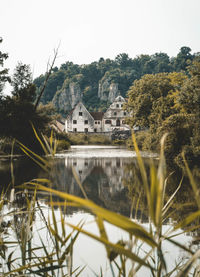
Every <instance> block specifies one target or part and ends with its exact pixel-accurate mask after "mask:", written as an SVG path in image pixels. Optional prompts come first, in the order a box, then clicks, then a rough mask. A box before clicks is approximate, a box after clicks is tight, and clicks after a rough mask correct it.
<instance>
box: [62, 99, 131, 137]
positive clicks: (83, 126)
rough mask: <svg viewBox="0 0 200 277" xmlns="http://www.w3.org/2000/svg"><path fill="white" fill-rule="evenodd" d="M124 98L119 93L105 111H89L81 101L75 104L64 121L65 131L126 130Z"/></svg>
mask: <svg viewBox="0 0 200 277" xmlns="http://www.w3.org/2000/svg"><path fill="white" fill-rule="evenodd" d="M124 103H125V99H124V98H123V97H122V96H121V95H119V96H117V97H116V98H115V100H114V102H113V103H112V104H111V105H110V107H109V108H108V109H107V111H106V112H105V113H103V112H89V111H88V110H87V109H86V107H85V106H84V104H83V103H82V102H79V103H78V104H76V106H75V107H74V109H73V110H72V111H71V112H70V113H69V114H68V116H67V118H66V121H65V131H66V132H67V133H69V132H73V133H76V132H77V133H111V132H112V131H114V130H119V131H126V130H130V127H129V126H128V125H127V124H126V120H125V119H126V117H127V116H128V115H129V114H128V112H127V111H125V110H124V108H123V105H124Z"/></svg>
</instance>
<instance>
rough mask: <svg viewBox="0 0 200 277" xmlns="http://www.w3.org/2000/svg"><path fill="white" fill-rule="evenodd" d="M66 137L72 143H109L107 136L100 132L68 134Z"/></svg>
mask: <svg viewBox="0 0 200 277" xmlns="http://www.w3.org/2000/svg"><path fill="white" fill-rule="evenodd" d="M68 139H69V141H70V143H71V144H72V145H81V144H84V145H88V144H91V145H92V144H94V145H95V144H97V145H101V144H103V145H106V144H111V140H110V139H109V138H108V137H107V136H104V135H100V134H68Z"/></svg>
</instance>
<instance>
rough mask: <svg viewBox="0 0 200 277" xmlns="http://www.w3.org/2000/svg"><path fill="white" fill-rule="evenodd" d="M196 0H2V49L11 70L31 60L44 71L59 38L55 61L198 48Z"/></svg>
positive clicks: (87, 60)
mask: <svg viewBox="0 0 200 277" xmlns="http://www.w3.org/2000/svg"><path fill="white" fill-rule="evenodd" d="M199 12H200V0H1V9H0V36H1V37H2V38H3V40H4V41H3V44H2V45H1V51H2V50H3V51H6V52H7V53H8V54H9V59H8V61H7V63H6V65H7V66H8V67H10V68H11V70H12V69H13V68H14V67H15V65H16V64H17V62H18V61H22V62H23V63H26V64H30V65H31V68H32V70H33V72H34V77H37V76H38V75H40V74H42V73H45V70H46V64H47V61H48V59H49V58H50V57H52V55H53V50H54V49H55V48H56V47H57V46H58V44H59V43H60V48H59V57H58V59H57V63H56V64H57V65H58V66H59V65H60V64H62V63H64V62H66V61H72V62H74V63H78V64H88V63H91V62H93V61H98V60H99V58H100V57H104V58H111V59H114V58H115V57H116V56H117V55H118V54H119V53H127V54H128V55H129V56H130V57H131V58H134V57H136V56H137V55H140V54H154V53H156V52H165V53H167V54H168V55H169V56H170V57H172V56H175V55H177V53H178V52H179V49H180V48H181V47H182V46H189V47H190V48H191V49H192V52H193V53H194V52H199V51H200V16H199Z"/></svg>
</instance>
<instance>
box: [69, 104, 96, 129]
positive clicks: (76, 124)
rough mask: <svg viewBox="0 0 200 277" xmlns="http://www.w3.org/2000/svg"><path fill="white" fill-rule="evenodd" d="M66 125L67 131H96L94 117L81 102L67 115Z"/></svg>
mask: <svg viewBox="0 0 200 277" xmlns="http://www.w3.org/2000/svg"><path fill="white" fill-rule="evenodd" d="M65 127H66V129H65V130H66V131H67V132H86V133H87V132H94V119H93V117H92V116H91V114H90V113H89V112H88V111H87V109H86V108H85V106H84V105H83V104H82V103H81V102H80V103H78V104H77V105H76V107H75V108H74V110H73V111H72V113H71V114H70V115H69V116H68V117H67V120H66V123H65Z"/></svg>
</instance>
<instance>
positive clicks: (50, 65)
mask: <svg viewBox="0 0 200 277" xmlns="http://www.w3.org/2000/svg"><path fill="white" fill-rule="evenodd" d="M59 47H60V44H59V45H58V47H57V48H56V49H54V56H53V60H52V62H51V64H50V62H49V61H48V63H47V71H46V78H45V80H44V84H43V86H42V88H41V90H40V93H39V95H38V97H37V100H36V102H35V107H34V108H35V110H36V109H37V107H38V105H39V102H40V99H41V97H42V95H43V93H44V90H45V88H46V85H47V82H48V80H49V77H50V76H51V73H52V69H53V67H54V64H55V61H56V59H57V57H58V49H59ZM49 67H50V68H49ZM48 68H49V69H48Z"/></svg>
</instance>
